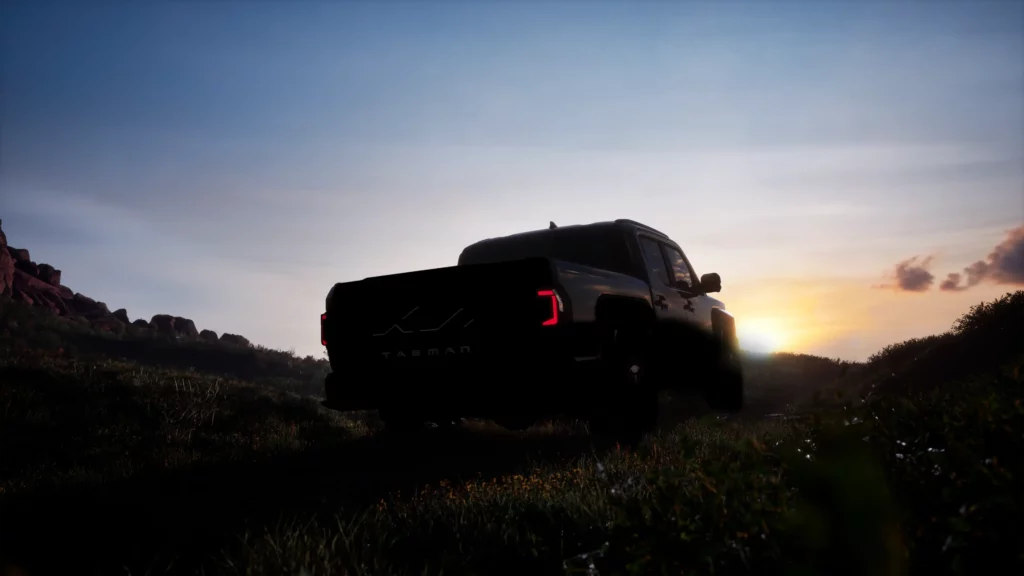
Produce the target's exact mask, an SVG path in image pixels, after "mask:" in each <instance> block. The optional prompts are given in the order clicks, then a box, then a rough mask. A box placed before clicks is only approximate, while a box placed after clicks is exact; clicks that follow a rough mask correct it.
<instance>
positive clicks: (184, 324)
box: [174, 316, 199, 340]
mask: <svg viewBox="0 0 1024 576" xmlns="http://www.w3.org/2000/svg"><path fill="white" fill-rule="evenodd" d="M174 330H175V332H177V333H178V334H179V335H180V336H185V337H186V338H191V339H193V340H194V339H196V338H198V337H199V330H198V329H197V328H196V323H195V322H193V321H191V320H189V319H188V318H182V317H181V316H175V317H174Z"/></svg>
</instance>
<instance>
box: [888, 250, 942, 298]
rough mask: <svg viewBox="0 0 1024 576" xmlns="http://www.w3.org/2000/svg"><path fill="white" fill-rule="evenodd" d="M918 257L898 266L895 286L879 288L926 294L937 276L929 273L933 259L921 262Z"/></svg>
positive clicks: (895, 274)
mask: <svg viewBox="0 0 1024 576" xmlns="http://www.w3.org/2000/svg"><path fill="white" fill-rule="evenodd" d="M917 258H918V257H917V256H914V257H913V258H908V259H906V260H904V261H902V262H900V263H899V264H897V265H896V270H895V272H894V273H893V276H894V278H895V280H896V283H895V284H882V285H881V286H878V288H895V289H897V290H903V291H905V292H925V291H927V290H928V289H929V288H931V286H932V283H933V282H935V276H934V275H933V274H932V273H931V272H929V271H928V267H929V266H930V265H931V262H932V257H931V256H928V257H926V258H925V259H924V260H921V261H920V262H918V261H917Z"/></svg>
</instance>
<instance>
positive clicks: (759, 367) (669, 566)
mask: <svg viewBox="0 0 1024 576" xmlns="http://www.w3.org/2000/svg"><path fill="white" fill-rule="evenodd" d="M0 304H3V305H4V306H3V308H0V319H3V318H7V319H10V318H12V317H14V316H18V317H19V318H20V320H21V321H20V322H18V327H17V328H16V329H14V330H12V329H11V328H10V327H9V325H8V328H7V329H6V330H5V333H4V335H3V339H0V345H2V346H4V347H5V348H4V350H5V353H4V356H3V358H4V360H3V361H0V441H2V452H0V515H2V516H0V518H2V519H3V521H2V522H0V558H2V559H3V560H5V561H7V562H8V563H9V564H10V565H12V566H17V567H19V569H20V570H22V571H23V572H24V573H27V574H68V573H74V574H165V573H174V574H178V573H184V574H192V573H207V574H213V573H217V574H254V575H255V574H311V575H313V574H423V573H428V574H435V573H456V574H462V573H474V574H475V573H484V574H524V573H529V574H549V573H563V574H564V573H582V574H601V575H610V574H627V573H629V574H653V573H672V574H679V573H706V574H713V573H728V574H739V573H789V574H804V573H829V574H864V573H872V574H903V573H920V574H938V573H960V574H980V573H985V574H1008V573H1021V572H1024V553H1022V552H1021V551H1024V530H1022V523H1021V518H1024V496H1022V495H1024V407H1022V404H1021V402H1022V399H1024V393H1022V392H1024V321H1022V322H1017V320H1018V319H1022V320H1024V292H1015V293H1011V294H1007V295H1006V296H1005V297H1003V298H1001V299H999V300H997V301H995V302H991V303H986V304H984V305H981V306H978V307H975V308H974V309H972V310H971V311H970V312H969V313H967V314H965V315H964V317H962V318H961V320H960V321H959V322H958V323H957V324H956V325H955V326H954V328H953V329H952V330H951V331H950V332H949V333H948V334H945V335H939V336H936V337H934V338H931V339H923V340H915V341H909V342H907V343H902V344H899V345H894V346H891V347H888V348H886V349H884V350H882V351H881V352H880V353H879V354H877V355H876V356H875V357H873V358H872V359H871V360H870V361H869V362H868V363H867V364H853V365H851V364H844V363H839V362H835V361H831V360H828V359H822V358H814V357H806V356H797V355H779V356H776V357H774V358H769V359H764V360H757V361H756V362H754V361H751V363H750V365H749V369H748V373H749V374H750V378H751V386H752V391H751V396H752V399H753V400H754V401H753V402H752V403H753V406H752V408H751V412H750V413H749V414H747V415H746V416H747V417H744V418H738V419H730V420H722V419H718V418H716V417H715V416H714V415H709V414H704V415H701V414H699V413H697V414H692V413H691V414H690V415H689V416H688V418H686V419H683V420H682V421H681V422H671V421H670V422H667V423H666V425H664V426H663V427H662V428H661V429H660V430H659V431H658V432H657V433H656V434H654V435H652V436H651V437H649V438H648V439H647V440H646V441H645V442H644V443H643V444H642V445H641V446H640V447H639V448H638V449H637V450H635V451H631V452H630V451H624V450H616V449H613V450H610V451H598V450H595V449H594V447H593V446H592V444H591V442H590V439H589V437H588V435H587V434H586V431H585V429H584V428H583V427H582V426H578V425H571V424H547V425H540V426H537V427H535V428H533V429H531V430H528V431H526V432H524V433H512V432H508V431H505V430H502V429H499V428H497V427H495V426H493V425H491V424H489V423H484V422H469V423H466V424H464V425H463V426H461V427H458V428H455V429H449V430H442V429H438V430H433V431H430V433H426V434H421V435H417V436H414V437H395V436H391V435H388V434H386V433H383V432H381V431H380V428H379V423H378V422H377V421H376V419H375V416H374V414H373V413H365V414H349V415H340V414H338V413H335V412H331V411H327V410H325V409H323V408H322V407H320V406H319V404H318V399H317V398H316V397H314V396H311V395H310V392H309V391H308V389H307V388H306V386H307V383H308V382H310V381H312V378H311V377H310V376H309V374H310V373H311V372H312V371H313V370H315V369H316V368H317V366H320V365H319V364H317V361H315V360H313V359H294V357H292V358H293V360H292V364H291V368H288V360H287V358H286V357H287V356H289V355H287V354H286V353H281V352H274V351H262V350H254V349H249V350H241V351H239V350H229V349H226V348H223V347H220V348H217V347H211V348H202V347H201V346H200V345H199V344H182V343H174V342H167V341H163V342H160V341H158V340H155V341H156V342H157V343H156V344H150V343H146V344H143V345H138V344H134V343H133V342H136V341H143V342H149V341H154V339H153V338H152V337H151V336H150V335H145V334H143V335H134V336H133V335H131V334H126V335H122V336H120V337H119V339H114V338H111V340H112V341H113V340H116V341H119V342H125V341H127V342H129V344H127V345H119V346H122V347H121V348H118V350H120V351H124V350H129V351H132V350H142V351H143V352H142V353H140V357H137V358H131V357H129V358H128V359H125V358H124V357H121V358H110V357H109V356H104V355H103V354H101V353H100V352H102V351H97V350H96V349H90V351H87V352H83V351H81V349H79V350H78V351H74V352H69V349H68V342H69V341H71V340H73V339H76V338H77V339H78V340H76V341H79V342H80V341H84V340H83V339H85V338H97V339H98V338H110V337H109V336H102V335H94V334H89V333H88V332H87V331H85V330H82V331H81V332H77V333H76V332H73V330H75V329H73V328H68V327H65V326H61V325H60V323H59V322H60V321H59V320H57V319H53V318H43V319H42V320H36V322H37V323H36V325H35V326H36V327H35V328H33V329H32V330H33V331H26V328H25V325H26V324H27V323H28V322H27V321H26V317H31V315H32V314H33V313H34V312H31V311H25V310H23V309H17V310H13V311H12V310H11V308H10V307H11V306H12V305H11V304H10V303H0ZM19 315H20V316H19ZM39 324H43V325H44V327H45V330H40V329H39V327H38V326H39ZM40 333H46V334H51V335H52V336H46V338H48V339H49V344H50V345H49V346H39V345H36V344H30V343H28V340H27V339H28V338H36V339H37V341H38V338H39V337H38V334H40ZM33 335H35V336H33ZM133 338H136V339H137V340H133ZM133 346H137V348H133ZM174 346H183V347H184V348H185V349H187V350H189V352H186V353H178V354H179V356H176V357H177V358H186V359H188V358H199V357H204V358H207V359H208V360H207V361H208V362H210V363H211V364H214V360H215V359H216V358H218V357H225V358H227V360H225V361H224V362H223V363H222V364H220V365H217V366H216V368H222V369H205V368H204V369H202V370H199V369H190V368H189V367H188V366H186V365H185V364H188V363H187V362H180V363H178V364H176V365H173V366H166V365H164V366H161V365H159V364H158V363H157V362H154V361H153V360H154V359H157V358H160V357H161V356H160V354H171V353H170V352H160V353H156V354H154V353H153V352H151V350H173V347H174ZM208 346H215V345H208ZM189 355H192V356H189ZM218 355H220V356H218ZM247 363H249V364H247ZM267 366H273V367H274V368H272V370H269V371H268V370H264V371H263V372H260V370H258V369H257V367H264V368H265V367H267ZM274 370H276V372H273V371H274ZM289 370H290V372H289ZM268 372H273V374H274V375H273V377H272V378H267V377H265V375H266V374H267V373H268ZM254 374H255V375H256V376H254ZM815 390H816V391H817V395H816V396H817V402H815V401H814V398H815V395H814V394H812V391H815ZM318 392H319V390H316V391H315V392H314V393H318ZM787 404H788V405H790V410H789V411H790V414H791V416H792V417H790V418H787V419H779V418H769V419H764V418H760V417H759V416H760V415H762V414H765V413H768V412H775V411H781V409H782V408H781V407H782V406H783V405H787ZM2 566H3V562H0V572H2Z"/></svg>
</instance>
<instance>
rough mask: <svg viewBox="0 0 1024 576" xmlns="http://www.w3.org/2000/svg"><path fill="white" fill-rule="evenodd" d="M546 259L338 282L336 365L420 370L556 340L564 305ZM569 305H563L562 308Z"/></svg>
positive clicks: (331, 304) (332, 324)
mask: <svg viewBox="0 0 1024 576" xmlns="http://www.w3.org/2000/svg"><path fill="white" fill-rule="evenodd" d="M553 276H554V268H553V267H552V265H551V263H550V261H548V260H547V259H544V258H531V259H524V260H517V261H512V262H502V263H491V264H478V265H469V266H452V267H448V268H437V269H432V270H423V271H417V272H409V273H405V274H395V275H390V276H380V277H375V278H367V279H365V280H362V281H358V282H350V283H344V284H338V285H336V286H335V288H334V290H332V293H331V295H330V297H329V298H328V302H327V312H326V317H325V318H324V319H322V332H323V339H324V340H325V344H326V346H327V348H328V353H329V355H330V356H331V362H332V364H333V365H336V366H337V365H339V363H340V364H343V365H345V366H350V367H351V369H352V370H353V372H362V371H363V370H364V369H369V370H371V371H372V372H373V373H375V374H378V375H380V374H383V373H388V372H406V371H415V372H417V373H419V374H423V373H424V372H429V371H441V372H443V371H444V370H445V369H447V368H449V367H454V366H460V365H465V364H472V363H478V362H481V361H486V360H488V359H498V358H508V357H512V356H514V355H517V353H519V352H522V351H524V350H522V348H524V347H528V348H536V347H537V346H543V343H544V341H548V342H552V341H553V339H552V337H550V336H546V334H545V332H547V333H549V334H550V333H551V332H552V331H554V330H555V329H557V328H558V324H559V320H560V318H559V316H560V314H561V315H562V316H564V305H565V303H564V302H562V301H561V298H560V296H558V295H557V292H556V291H555V290H554V289H555V286H553V285H552V282H553ZM560 308H561V310H560Z"/></svg>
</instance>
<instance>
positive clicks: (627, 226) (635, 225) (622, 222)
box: [466, 218, 668, 249]
mask: <svg viewBox="0 0 1024 576" xmlns="http://www.w3.org/2000/svg"><path fill="white" fill-rule="evenodd" d="M602 228H605V229H607V230H625V231H632V230H642V231H644V232H648V233H650V234H654V235H656V236H662V237H664V238H668V235H667V234H665V233H664V232H661V231H659V230H657V229H655V228H652V227H651V226H648V225H646V224H642V223H640V222H637V221H635V220H628V219H626V218H620V219H618V220H607V221H602V222H593V223H590V224H570V225H568V226H556V227H553V228H543V229H538V230H528V231H526V232H517V233H515V234H508V235H506V236H495V237H493V238H486V239H484V240H479V241H477V242H474V243H472V244H470V245H469V246H467V247H466V249H469V248H474V247H478V246H481V245H486V244H491V243H497V242H505V241H508V240H519V239H527V238H530V237H543V236H547V235H555V234H558V235H562V234H566V233H569V234H571V233H572V232H573V231H576V230H581V231H582V230H586V231H592V232H595V231H599V230H600V229H602Z"/></svg>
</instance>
